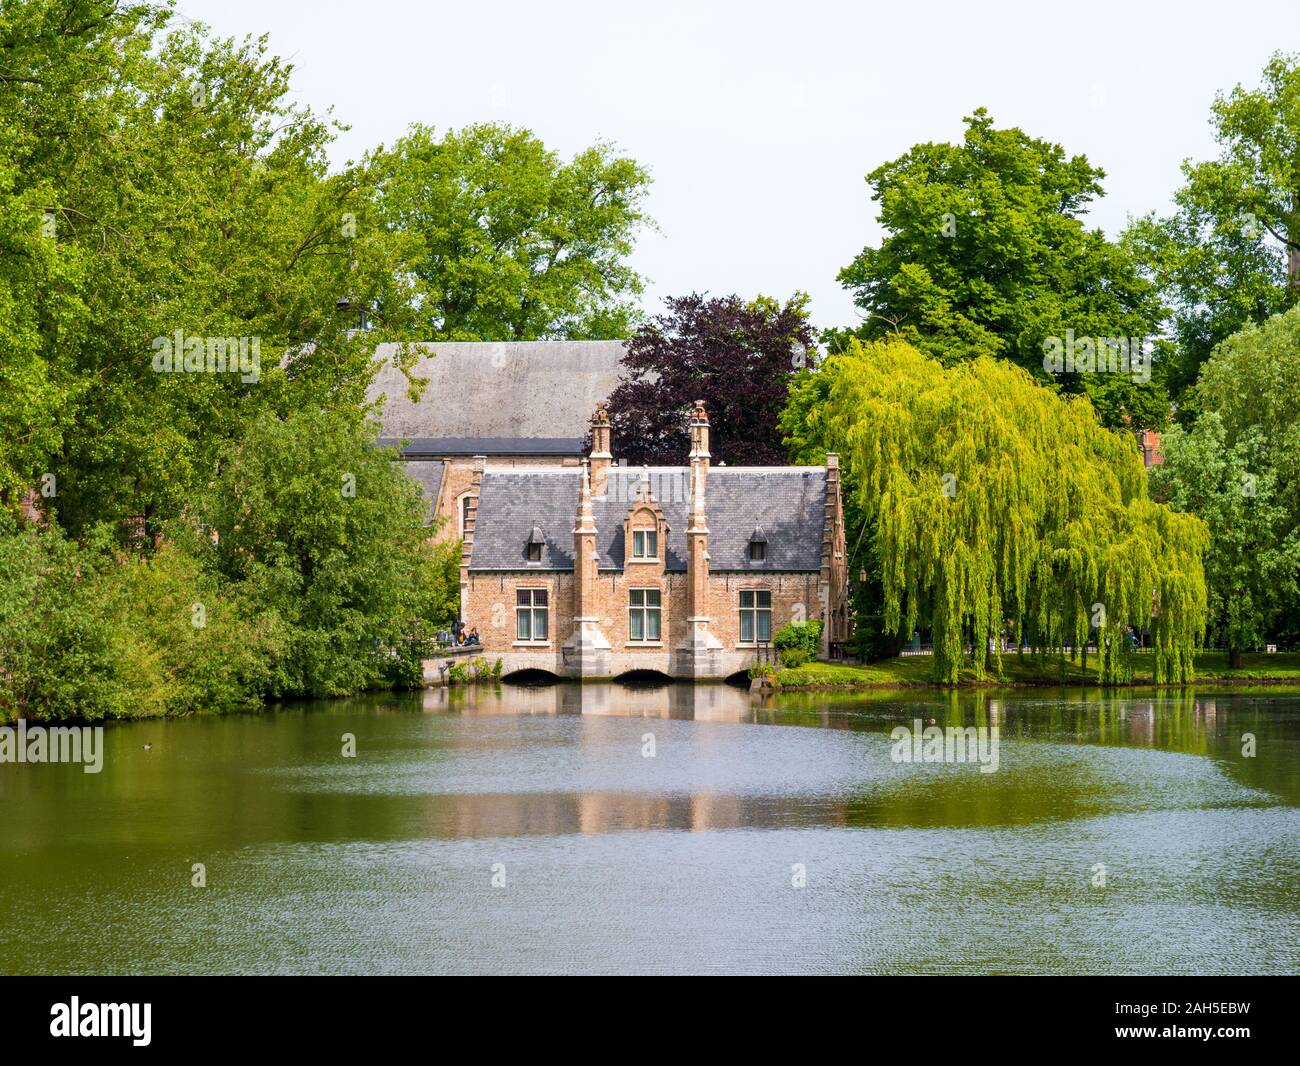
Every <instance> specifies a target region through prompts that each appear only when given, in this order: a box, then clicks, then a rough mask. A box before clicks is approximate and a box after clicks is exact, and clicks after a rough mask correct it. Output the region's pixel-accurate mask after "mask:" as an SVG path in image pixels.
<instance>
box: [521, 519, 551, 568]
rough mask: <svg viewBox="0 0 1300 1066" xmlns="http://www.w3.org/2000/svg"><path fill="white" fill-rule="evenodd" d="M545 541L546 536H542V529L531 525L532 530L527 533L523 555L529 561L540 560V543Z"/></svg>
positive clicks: (536, 561)
mask: <svg viewBox="0 0 1300 1066" xmlns="http://www.w3.org/2000/svg"><path fill="white" fill-rule="evenodd" d="M545 543H546V538H545V537H543V536H542V531H541V529H540V528H538V527H537V526H533V531H532V533H530V534H529V535H528V543H527V544H525V545H524V555H525V557H526V558H527V559H528V561H529V562H530V563H540V562H541V561H542V545H543V544H545Z"/></svg>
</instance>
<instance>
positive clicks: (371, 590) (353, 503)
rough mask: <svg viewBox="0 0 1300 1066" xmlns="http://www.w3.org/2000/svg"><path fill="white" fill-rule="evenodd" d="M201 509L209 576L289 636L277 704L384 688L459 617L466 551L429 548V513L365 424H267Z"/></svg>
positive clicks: (298, 419) (324, 415) (321, 416)
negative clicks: (402, 664) (241, 591)
mask: <svg viewBox="0 0 1300 1066" xmlns="http://www.w3.org/2000/svg"><path fill="white" fill-rule="evenodd" d="M202 502H203V515H204V518H205V520H206V521H207V522H208V523H209V524H210V525H211V528H212V529H213V530H214V531H215V532H216V533H217V543H216V544H215V545H214V546H211V547H210V549H209V550H210V553H211V556H212V559H211V562H212V568H213V569H214V570H215V571H216V572H217V573H219V574H220V575H221V576H222V577H223V578H225V579H226V580H227V581H229V582H232V583H235V584H237V585H239V586H240V587H243V588H246V589H249V590H252V592H253V594H254V595H255V597H256V599H257V600H258V602H259V603H261V604H263V605H264V606H265V607H266V608H268V609H271V610H274V611H275V612H276V614H277V615H278V616H279V618H280V619H281V620H282V622H283V624H284V626H285V630H286V633H287V643H288V653H287V654H286V656H285V658H284V659H283V661H282V662H281V663H279V664H278V670H279V676H278V677H277V678H276V683H275V684H276V689H277V691H279V692H281V693H287V694H290V695H309V694H310V695H338V694H343V693H348V692H355V691H357V690H358V689H362V688H367V687H372V686H375V685H378V684H381V683H382V682H383V681H384V680H385V678H386V677H387V676H388V675H389V672H390V671H391V670H392V669H393V664H394V661H395V659H398V658H400V653H401V651H402V649H403V648H404V646H405V644H406V643H407V642H408V641H411V640H419V639H426V638H430V637H432V636H433V634H434V632H436V630H437V628H438V627H439V626H440V625H445V624H447V623H448V622H449V621H450V620H451V619H452V618H453V617H454V616H455V611H456V601H457V598H458V596H459V591H460V578H459V569H458V555H459V549H458V546H457V544H454V543H452V544H448V543H444V544H441V545H435V544H433V543H431V541H430V539H429V530H428V529H427V528H425V527H424V525H423V519H424V515H425V513H426V510H427V506H428V504H427V501H422V500H421V498H420V494H419V489H418V488H417V487H416V484H415V482H414V481H412V480H411V479H410V478H408V477H407V476H406V475H405V474H404V473H403V472H402V470H401V469H400V467H398V465H397V464H396V463H394V462H393V454H392V452H391V451H390V450H387V449H381V448H376V447H375V446H374V440H373V433H372V432H371V430H370V429H369V427H367V426H366V425H365V424H364V422H363V420H362V418H361V417H360V415H359V413H358V412H355V411H354V412H331V411H328V410H316V411H313V410H304V411H300V412H297V413H295V414H293V415H291V416H290V417H289V418H287V419H284V420H281V419H278V418H275V417H274V416H272V415H269V414H267V415H262V416H260V417H259V418H258V420H257V421H256V422H255V423H254V424H253V425H252V426H251V427H250V429H249V432H248V433H247V434H246V436H245V437H244V439H243V440H242V442H241V444H240V446H239V448H238V450H237V451H236V452H235V453H234V454H233V455H232V456H231V459H230V462H229V463H228V464H227V465H226V467H225V468H224V470H223V471H222V474H221V476H220V477H219V478H218V479H217V481H216V483H215V484H214V486H213V487H212V489H211V490H210V491H209V492H208V493H206V494H205V495H204V497H203V500H202Z"/></svg>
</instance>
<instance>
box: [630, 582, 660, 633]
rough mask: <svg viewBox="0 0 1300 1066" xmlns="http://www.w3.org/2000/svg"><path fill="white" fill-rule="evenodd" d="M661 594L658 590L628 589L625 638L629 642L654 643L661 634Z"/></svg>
mask: <svg viewBox="0 0 1300 1066" xmlns="http://www.w3.org/2000/svg"><path fill="white" fill-rule="evenodd" d="M662 604H663V594H662V593H661V592H660V591H659V590H658V589H628V592H627V612H628V614H627V637H628V640H629V641H637V642H642V643H655V642H658V640H659V639H660V637H659V635H660V633H661V632H662V628H661V625H662V613H663V606H662Z"/></svg>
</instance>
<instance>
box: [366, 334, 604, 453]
mask: <svg viewBox="0 0 1300 1066" xmlns="http://www.w3.org/2000/svg"><path fill="white" fill-rule="evenodd" d="M625 346H626V342H624V341H511V342H503V343H496V342H487V341H447V342H443V341H438V342H435V343H423V344H416V345H414V346H413V348H414V351H413V354H414V355H415V357H416V358H415V365H414V367H413V370H414V374H415V376H416V377H418V378H423V379H425V380H427V381H428V386H427V387H426V388H425V390H424V393H423V394H422V395H421V397H420V399H419V400H418V401H412V400H411V399H410V397H409V396H407V388H408V382H407V380H406V378H405V377H404V376H403V374H402V373H401V372H400V371H399V370H398V369H397V368H396V367H395V366H394V365H393V357H394V355H396V354H397V352H398V350H399V346H398V345H397V344H381V345H379V346H378V347H377V348H376V350H375V360H376V362H377V363H378V364H379V365H378V367H377V369H376V372H375V376H374V379H373V381H372V382H371V384H370V388H369V390H368V392H367V397H368V399H370V400H371V401H377V400H379V399H380V397H381V396H382V397H383V398H384V402H383V404H382V407H381V411H380V415H379V419H380V423H381V426H382V429H381V431H380V435H381V436H383V437H463V438H483V437H487V438H502V439H505V438H517V437H552V436H554V437H569V438H574V437H576V438H578V439H582V438H583V437H585V436H586V434H587V423H588V422H589V421H590V420H591V415H592V412H593V411H594V410H595V409H596V403H597V401H599V400H606V399H608V398H609V395H610V393H612V392H613V391H614V388H615V386H616V385H617V384H618V382H619V380H620V378H621V376H622V373H623V367H622V359H623V351H624V348H625Z"/></svg>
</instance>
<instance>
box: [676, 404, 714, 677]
mask: <svg viewBox="0 0 1300 1066" xmlns="http://www.w3.org/2000/svg"><path fill="white" fill-rule="evenodd" d="M700 413H701V415H702V414H703V409H702V407H701V408H700ZM703 422H704V426H705V427H707V426H708V419H704V420H703ZM695 428H696V426H695V420H692V422H691V430H692V433H691V437H692V449H691V450H692V452H693V453H694V451H695V450H696V448H697V447H698V444H697V443H696V438H695V433H694V430H695ZM704 432H705V433H706V434H707V433H708V429H707V428H706V429H705V430H704ZM706 440H707V438H706ZM706 447H707V444H706ZM706 455H707V452H706ZM707 464H708V459H707V458H701V457H700V456H699V455H695V454H692V456H691V505H690V512H689V514H688V517H687V520H686V627H687V628H686V635H685V639H684V640H683V641H682V643H681V644H679V645H678V646H677V658H676V663H677V667H676V670H675V671H674V673H675V674H676V675H677V676H678V677H689V678H693V679H694V678H703V677H720V676H722V642H721V641H720V640H718V638H717V637H715V636H714V635H713V634H712V633H711V632H710V631H709V622H710V621H711V619H710V618H709V526H708V523H707V522H706V520H705V516H704V472H705V471H706V470H707V469H708V465H707Z"/></svg>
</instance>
